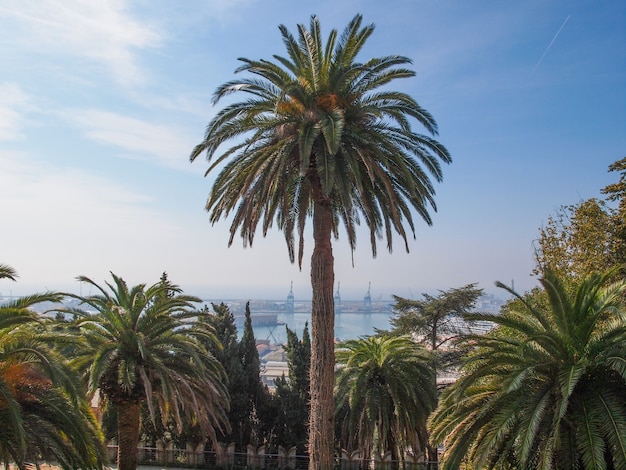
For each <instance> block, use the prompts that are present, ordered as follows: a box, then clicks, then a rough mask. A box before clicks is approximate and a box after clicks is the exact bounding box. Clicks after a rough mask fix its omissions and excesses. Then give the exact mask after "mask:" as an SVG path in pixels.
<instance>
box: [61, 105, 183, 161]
mask: <svg viewBox="0 0 626 470" xmlns="http://www.w3.org/2000/svg"><path fill="white" fill-rule="evenodd" d="M62 116H64V117H65V118H66V119H68V120H70V121H71V122H73V123H74V124H76V125H78V126H79V127H80V128H81V129H82V130H83V131H84V133H85V135H86V136H87V137H88V138H89V139H91V140H93V141H95V142H98V143H100V144H105V145H112V146H115V147H119V148H120V149H123V150H125V151H127V152H130V156H131V158H135V159H139V160H146V161H152V162H157V163H158V164H159V165H161V166H165V167H170V168H176V169H180V170H187V171H189V170H191V168H190V165H189V160H188V159H187V156H188V155H189V152H190V151H191V148H192V145H191V144H190V142H194V141H193V140H192V139H191V138H186V137H185V136H184V135H183V131H182V130H179V129H177V128H176V127H174V126H172V125H171V124H155V123H150V122H146V121H142V120H139V119H135V118H130V117H127V116H123V115H121V114H117V113H113V112H110V111H103V110H97V109H90V110H69V111H65V112H63V113H62ZM122 156H129V154H128V153H125V154H124V155H122Z"/></svg>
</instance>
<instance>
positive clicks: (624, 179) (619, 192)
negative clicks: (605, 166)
mask: <svg viewBox="0 0 626 470" xmlns="http://www.w3.org/2000/svg"><path fill="white" fill-rule="evenodd" d="M609 171H616V172H619V173H620V177H619V181H618V182H617V183H613V184H610V185H608V186H607V187H606V188H604V189H603V190H602V194H606V195H607V196H606V198H607V199H608V200H609V201H617V202H618V204H619V207H618V208H619V211H620V214H621V215H622V220H626V157H625V158H622V159H621V160H618V161H616V162H614V163H612V164H611V165H609Z"/></svg>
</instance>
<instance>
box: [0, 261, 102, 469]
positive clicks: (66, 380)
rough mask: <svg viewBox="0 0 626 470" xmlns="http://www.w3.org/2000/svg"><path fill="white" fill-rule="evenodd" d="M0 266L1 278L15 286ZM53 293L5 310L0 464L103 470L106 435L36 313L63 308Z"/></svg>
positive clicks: (0, 320) (0, 329)
mask: <svg viewBox="0 0 626 470" xmlns="http://www.w3.org/2000/svg"><path fill="white" fill-rule="evenodd" d="M16 277H17V274H16V272H15V270H13V269H12V268H11V267H9V266H6V265H0V278H8V279H12V280H15V278H16ZM62 298H63V296H62V295H61V294H58V293H52V292H48V293H45V294H34V295H30V296H27V297H21V298H18V299H13V300H11V301H9V302H7V303H4V304H2V305H0V462H2V463H4V464H5V466H7V465H8V464H9V462H11V461H13V462H14V463H15V464H16V465H17V467H18V468H20V469H25V468H26V463H27V462H28V461H29V460H30V461H37V460H38V459H39V458H44V459H50V460H53V461H56V462H58V463H59V465H60V466H62V467H63V468H89V469H91V468H94V469H95V468H101V467H102V464H103V463H104V462H103V461H104V447H103V445H102V435H101V433H100V431H99V429H98V425H97V422H96V419H95V416H94V415H93V413H92V412H91V409H90V408H89V403H88V401H87V398H86V396H85V394H84V391H83V388H82V386H81V384H80V381H79V379H78V377H77V376H76V375H75V374H74V373H73V371H72V370H71V369H70V368H69V367H68V366H67V365H66V363H65V361H64V359H63V357H62V356H60V355H58V354H57V353H56V352H55V351H54V350H52V349H51V347H50V346H49V344H50V343H51V342H52V341H53V340H55V339H58V340H59V341H63V338H62V336H61V335H59V334H54V333H51V332H50V330H51V329H50V328H48V324H49V323H51V320H50V319H49V318H46V317H42V316H40V315H39V314H38V313H37V312H35V311H34V310H32V307H33V306H35V305H36V304H39V303H41V302H59V301H60V300H61V299H62Z"/></svg>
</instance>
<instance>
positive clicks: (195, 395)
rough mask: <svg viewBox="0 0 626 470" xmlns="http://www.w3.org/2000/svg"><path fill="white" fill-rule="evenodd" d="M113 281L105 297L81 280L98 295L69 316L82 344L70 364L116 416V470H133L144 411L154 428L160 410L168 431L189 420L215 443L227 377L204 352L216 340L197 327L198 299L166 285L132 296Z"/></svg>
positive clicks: (130, 290)
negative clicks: (143, 408) (171, 424)
mask: <svg viewBox="0 0 626 470" xmlns="http://www.w3.org/2000/svg"><path fill="white" fill-rule="evenodd" d="M112 277H113V282H112V283H109V282H107V283H106V286H107V287H108V289H105V288H103V287H101V286H99V285H98V284H96V283H95V282H93V281H92V280H91V279H89V278H87V277H84V276H81V277H80V278H79V280H80V281H81V282H85V283H87V284H89V285H90V286H91V287H93V288H95V289H96V290H97V291H98V293H97V294H94V295H89V296H86V297H82V296H75V297H77V298H78V299H79V300H80V301H81V302H82V306H83V308H73V309H67V310H66V312H69V313H71V314H73V315H74V316H75V317H76V320H75V326H76V327H77V328H78V329H79V332H80V339H81V342H80V343H79V344H78V346H79V347H78V349H77V350H76V351H74V352H73V357H72V364H73V366H74V367H75V368H76V369H77V370H79V371H81V372H82V374H83V376H84V378H85V381H86V384H87V388H88V390H89V391H90V392H91V393H96V392H98V393H100V394H101V395H102V397H103V398H104V399H105V400H106V402H107V403H108V405H109V406H113V407H114V408H115V411H116V414H117V425H118V432H117V437H118V446H119V447H118V449H119V450H118V462H117V463H118V468H119V469H120V470H127V469H130V470H132V469H134V468H136V466H137V450H136V449H137V445H138V441H139V430H140V409H141V404H142V403H145V404H146V406H147V407H148V410H149V414H150V416H151V418H152V419H153V420H154V419H155V416H156V414H155V412H154V410H155V409H158V410H159V412H160V417H161V418H162V420H163V423H166V421H167V419H168V418H170V417H171V418H173V419H174V421H175V423H176V425H177V427H178V430H179V431H181V430H182V428H183V416H184V417H185V418H186V419H187V420H189V422H191V423H193V424H195V425H197V426H198V427H199V428H200V429H201V431H202V432H203V434H204V435H205V436H206V437H207V438H209V439H212V440H215V439H216V435H215V429H220V428H222V427H227V426H228V422H227V420H226V414H225V412H226V409H227V407H228V395H227V392H226V388H225V387H224V385H223V379H224V376H223V369H222V367H221V365H220V363H219V362H218V361H217V360H216V359H215V358H214V357H213V355H211V354H210V353H209V352H208V351H207V349H206V348H205V347H204V342H205V341H207V340H209V341H215V338H214V335H213V332H212V331H211V330H210V328H208V325H207V324H206V323H205V322H200V321H197V312H196V311H195V310H194V309H193V304H194V303H195V302H197V301H199V299H196V298H195V297H190V296H187V295H184V294H182V292H181V290H180V289H179V288H178V287H176V286H173V285H171V284H170V283H169V282H164V281H163V280H162V281H160V282H158V283H156V284H154V285H152V286H150V287H146V286H145V285H144V284H140V285H137V286H134V287H130V288H129V287H128V285H127V284H126V282H125V281H124V280H123V279H122V278H121V277H119V276H116V275H115V274H112Z"/></svg>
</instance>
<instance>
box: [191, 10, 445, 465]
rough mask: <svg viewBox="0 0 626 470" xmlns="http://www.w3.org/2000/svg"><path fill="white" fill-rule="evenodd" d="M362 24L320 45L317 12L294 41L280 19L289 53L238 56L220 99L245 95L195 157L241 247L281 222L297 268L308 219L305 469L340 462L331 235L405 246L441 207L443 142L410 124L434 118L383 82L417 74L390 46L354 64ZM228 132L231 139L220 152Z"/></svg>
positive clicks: (215, 216) (214, 214)
mask: <svg viewBox="0 0 626 470" xmlns="http://www.w3.org/2000/svg"><path fill="white" fill-rule="evenodd" d="M361 23H362V17H361V15H357V16H355V17H354V19H353V20H352V21H351V22H350V23H349V24H348V26H347V27H346V29H345V30H344V32H343V34H342V35H341V36H340V37H339V38H338V35H337V31H336V30H332V31H331V32H330V34H329V36H328V38H327V40H326V43H325V44H324V42H323V41H322V37H321V29H320V23H319V20H318V19H317V17H315V16H313V17H312V18H311V23H310V28H309V29H307V28H306V27H305V26H303V25H299V26H298V38H297V39H296V38H295V37H294V36H292V34H291V33H290V32H289V31H288V29H287V28H286V27H285V26H280V31H281V34H282V37H283V42H284V44H285V46H286V49H287V54H288V57H281V56H274V59H275V61H274V62H272V61H268V60H258V61H257V60H249V59H245V58H244V59H240V60H241V61H242V62H243V65H242V66H241V67H240V68H239V69H238V70H237V72H249V73H251V74H252V75H253V76H254V77H252V78H241V79H238V80H233V81H229V82H227V83H225V84H223V85H222V86H220V87H219V88H218V89H217V91H216V92H215V95H214V99H213V101H214V103H217V102H219V101H220V100H221V99H222V98H224V97H226V96H228V95H231V94H233V93H236V92H242V93H244V94H245V95H246V99H245V100H244V101H240V102H235V103H233V104H230V105H227V106H226V107H225V108H224V109H222V110H221V111H219V112H218V114H217V115H216V116H215V117H214V118H213V120H212V121H211V122H210V123H209V125H208V127H207V130H206V134H205V137H204V140H203V141H202V142H201V143H200V144H199V145H197V146H196V147H195V148H194V150H193V152H192V153H191V156H190V158H191V160H192V161H193V160H195V159H196V158H197V157H198V156H199V155H201V154H202V153H204V152H206V156H207V160H208V161H209V162H210V163H211V164H210V166H209V168H208V170H207V174H208V173H210V172H212V171H213V170H215V169H216V168H218V167H220V168H222V169H221V171H220V173H219V174H218V176H217V178H216V180H215V183H214V184H213V187H212V189H211V193H210V195H209V198H208V201H207V204H206V209H207V211H209V212H210V220H211V221H212V222H213V223H215V222H216V221H218V220H219V219H220V218H221V217H222V216H225V217H226V216H228V215H229V214H230V213H231V211H232V212H234V219H233V222H232V225H231V227H230V240H229V244H232V242H233V239H234V237H235V235H236V234H237V233H240V235H241V236H242V238H243V241H244V246H245V245H248V244H250V245H251V244H252V242H253V239H254V235H255V233H256V230H257V227H258V225H259V224H260V225H261V226H262V232H263V235H264V236H265V235H266V234H267V232H268V230H269V229H270V227H271V226H272V225H273V224H274V222H275V223H276V225H277V226H278V228H279V229H280V230H281V231H283V232H284V235H285V239H286V241H287V248H288V252H289V258H290V260H291V262H294V261H295V258H296V251H297V259H298V264H299V266H300V267H301V266H302V258H303V254H304V233H305V225H306V221H307V218H308V217H309V216H311V217H312V219H313V242H314V246H313V253H312V256H311V287H312V292H313V295H312V306H311V309H312V312H311V316H312V319H311V336H312V344H311V347H312V355H311V357H312V361H311V371H310V374H311V412H310V430H309V431H310V432H309V434H310V440H309V454H310V468H323V469H327V468H330V467H331V466H332V463H333V427H334V426H333V410H334V406H333V378H334V362H335V361H334V304H333V285H334V259H333V252H332V241H331V239H332V236H334V237H335V238H337V237H338V236H339V225H340V224H343V225H344V226H345V230H346V234H347V239H348V243H349V245H350V247H351V249H352V250H354V248H355V244H356V232H357V226H358V225H359V224H360V222H361V221H364V222H365V224H366V225H367V227H368V228H369V233H370V243H371V247H372V253H373V255H374V256H376V241H377V239H382V238H384V239H386V243H387V248H388V249H389V251H391V249H392V238H393V232H396V233H397V234H399V235H400V237H401V238H402V239H403V240H404V244H405V247H406V249H407V251H408V243H407V231H406V226H405V225H408V229H409V230H410V232H412V233H413V235H414V231H415V226H414V221H413V214H414V213H413V212H412V211H416V212H417V214H419V216H420V217H421V218H423V219H424V220H425V221H426V222H427V223H428V224H430V223H431V218H430V215H429V209H430V208H432V209H433V210H435V209H436V207H435V202H434V192H435V191H434V188H433V185H432V182H431V180H430V179H429V175H430V176H431V177H434V178H435V180H437V181H440V180H441V178H442V173H441V168H440V160H441V161H443V162H446V163H448V162H450V156H449V154H448V151H447V150H446V149H445V148H444V147H443V146H442V145H441V144H440V143H439V142H437V141H436V140H434V139H433V138H431V137H429V136H426V135H420V134H417V133H415V132H413V130H412V129H411V119H414V120H416V121H417V123H418V124H420V125H422V126H423V127H424V128H425V129H426V130H427V131H428V132H429V133H430V134H431V135H436V134H437V124H436V122H435V120H434V118H433V117H432V116H431V115H430V114H429V113H428V112H427V111H426V110H424V109H423V108H421V107H420V106H419V104H418V103H417V102H416V101H415V100H414V99H413V98H411V97H410V96H408V95H407V94H405V93H399V92H394V91H391V90H389V89H387V88H386V85H388V84H389V83H390V82H392V81H394V80H396V79H400V78H407V77H412V76H413V75H414V72H413V71H411V70H408V69H407V68H405V66H406V65H407V64H409V63H410V60H409V59H408V58H406V57H402V56H397V55H393V56H387V57H380V58H373V59H370V60H368V61H367V62H364V63H360V62H356V57H357V55H358V53H359V52H360V51H361V49H362V47H363V46H364V44H365V42H366V40H367V39H368V38H369V37H370V35H371V34H372V33H373V31H374V26H373V25H368V26H362V25H361ZM231 140H234V141H235V143H234V145H233V146H232V147H230V148H228V149H225V150H223V151H222V150H220V148H221V146H222V144H225V143H226V142H227V141H231ZM216 154H218V155H217V156H216ZM214 157H216V158H214ZM222 164H224V165H222ZM295 232H297V234H298V242H297V243H296V241H295ZM296 245H297V249H296Z"/></svg>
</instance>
